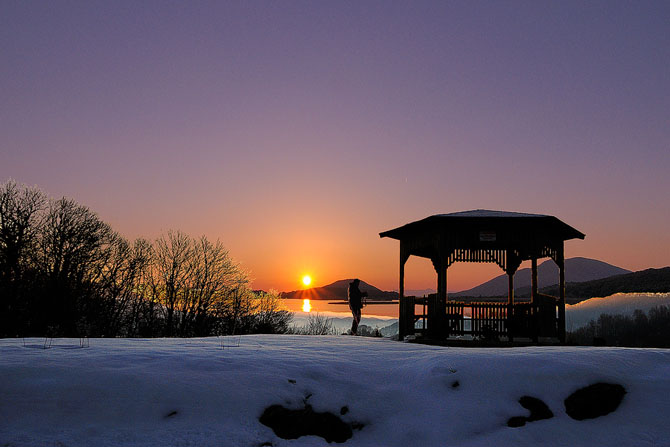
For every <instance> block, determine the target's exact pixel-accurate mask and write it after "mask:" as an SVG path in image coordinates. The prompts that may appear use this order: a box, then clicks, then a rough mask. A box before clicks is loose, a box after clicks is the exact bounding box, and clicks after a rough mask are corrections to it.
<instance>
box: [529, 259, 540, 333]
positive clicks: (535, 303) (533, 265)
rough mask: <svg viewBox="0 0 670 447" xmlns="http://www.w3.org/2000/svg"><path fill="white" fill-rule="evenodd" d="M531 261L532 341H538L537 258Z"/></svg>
mask: <svg viewBox="0 0 670 447" xmlns="http://www.w3.org/2000/svg"><path fill="white" fill-rule="evenodd" d="M530 262H531V277H530V307H531V309H532V318H533V341H534V342H535V343H537V342H538V340H539V336H540V314H539V309H540V307H539V302H538V299H537V258H532V259H531V260H530Z"/></svg>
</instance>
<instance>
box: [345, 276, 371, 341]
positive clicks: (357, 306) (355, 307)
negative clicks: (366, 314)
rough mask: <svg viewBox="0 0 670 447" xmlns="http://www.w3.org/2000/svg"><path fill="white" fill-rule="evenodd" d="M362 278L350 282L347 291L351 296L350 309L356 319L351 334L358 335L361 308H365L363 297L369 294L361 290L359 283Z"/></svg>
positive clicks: (352, 324)
mask: <svg viewBox="0 0 670 447" xmlns="http://www.w3.org/2000/svg"><path fill="white" fill-rule="evenodd" d="M360 283H361V280H360V279H358V278H356V279H354V280H353V281H352V282H350V283H349V291H348V293H347V295H348V298H349V309H351V314H352V315H353V316H354V321H353V322H352V323H351V335H356V332H357V331H358V323H360V322H361V309H362V308H363V297H364V296H368V293H367V292H361V290H360V289H359V288H358V285H359V284H360Z"/></svg>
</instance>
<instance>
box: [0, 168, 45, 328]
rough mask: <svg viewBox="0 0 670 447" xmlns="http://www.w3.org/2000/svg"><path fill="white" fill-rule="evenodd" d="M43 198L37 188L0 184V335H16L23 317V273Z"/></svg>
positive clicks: (37, 223)
mask: <svg viewBox="0 0 670 447" xmlns="http://www.w3.org/2000/svg"><path fill="white" fill-rule="evenodd" d="M45 204H46V198H45V196H44V194H43V193H42V192H41V191H40V190H39V189H37V188H30V187H27V186H18V185H17V183H16V182H15V181H13V180H9V181H7V182H5V183H3V184H2V185H0V336H2V335H16V333H17V331H18V332H20V331H22V330H23V328H22V327H21V326H23V323H22V322H23V321H25V318H26V317H27V315H26V313H27V309H25V307H26V301H27V297H25V296H23V292H25V290H24V289H25V287H24V286H26V285H27V284H25V281H24V279H25V278H24V273H25V272H26V271H27V270H28V269H29V265H28V264H29V258H30V251H31V250H32V249H33V247H34V244H35V239H36V235H37V231H38V228H39V220H40V213H41V212H42V211H43V210H44V207H45Z"/></svg>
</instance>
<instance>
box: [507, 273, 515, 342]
mask: <svg viewBox="0 0 670 447" xmlns="http://www.w3.org/2000/svg"><path fill="white" fill-rule="evenodd" d="M507 278H508V279H507V336H508V338H509V341H510V342H512V341H514V334H513V332H514V331H513V329H514V273H513V272H512V273H508V274H507Z"/></svg>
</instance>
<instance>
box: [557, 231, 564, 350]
mask: <svg viewBox="0 0 670 447" xmlns="http://www.w3.org/2000/svg"><path fill="white" fill-rule="evenodd" d="M556 258H557V259H558V262H557V264H558V340H559V341H560V342H561V343H565V249H564V243H563V241H561V245H560V246H559V248H558V253H556Z"/></svg>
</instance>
